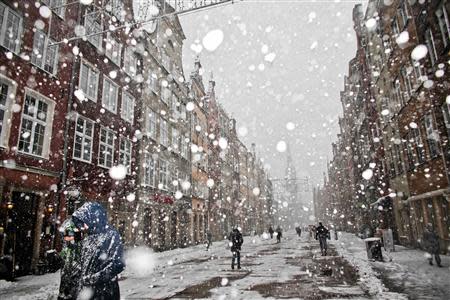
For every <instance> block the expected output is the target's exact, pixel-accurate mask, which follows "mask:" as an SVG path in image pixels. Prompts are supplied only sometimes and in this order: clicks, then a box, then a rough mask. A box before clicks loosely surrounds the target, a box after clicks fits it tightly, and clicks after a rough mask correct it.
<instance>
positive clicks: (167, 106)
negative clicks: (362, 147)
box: [0, 0, 270, 276]
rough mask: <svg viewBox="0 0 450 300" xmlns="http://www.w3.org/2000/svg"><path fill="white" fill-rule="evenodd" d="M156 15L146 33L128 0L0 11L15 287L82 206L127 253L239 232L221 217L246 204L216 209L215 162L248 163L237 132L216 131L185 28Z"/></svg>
mask: <svg viewBox="0 0 450 300" xmlns="http://www.w3.org/2000/svg"><path fill="white" fill-rule="evenodd" d="M153 4H154V5H156V6H158V7H159V15H158V16H157V19H155V21H153V22H147V23H146V25H145V27H142V26H140V24H139V23H137V22H136V16H135V12H134V11H133V1H131V0H122V1H120V0H95V1H92V2H91V3H89V4H87V5H85V4H83V3H82V2H80V1H75V2H70V1H65V0H42V1H36V2H35V3H34V2H33V4H30V3H27V2H26V1H22V2H21V1H18V2H11V1H4V0H1V1H0V196H1V198H0V262H4V260H12V263H13V265H14V271H13V272H14V276H20V275H24V274H29V273H30V272H36V271H39V270H40V268H41V267H43V266H44V261H45V260H44V259H43V258H44V257H45V254H46V252H47V251H49V250H52V249H55V248H56V249H58V248H59V247H60V243H61V239H60V235H59V233H58V226H59V224H60V223H61V222H62V221H63V220H64V219H66V218H67V217H68V216H70V215H71V214H72V213H73V211H74V210H75V209H77V208H78V207H79V206H81V205H82V204H83V203H84V202H86V201H98V202H100V203H102V205H104V207H105V208H107V210H108V216H109V219H110V222H111V223H112V224H113V225H114V226H115V227H116V228H117V229H118V230H119V232H120V234H121V236H122V237H123V239H124V242H125V244H127V245H130V246H131V245H147V246H149V247H152V248H153V249H155V250H164V249H169V248H174V247H184V246H187V245H191V244H195V243H199V242H202V241H203V240H204V236H205V233H206V231H207V230H211V231H213V230H215V232H216V234H215V236H214V237H215V239H219V238H223V236H224V233H225V232H226V231H228V230H229V229H230V226H231V225H235V224H237V223H233V224H231V223H230V221H227V222H225V221H224V220H232V219H233V217H234V216H235V214H234V211H233V210H232V209H231V207H232V206H228V208H229V209H228V210H227V211H220V212H218V208H219V207H224V206H225V203H230V202H231V203H232V204H233V205H234V203H240V202H241V201H240V200H238V199H237V198H235V197H240V195H239V194H238V193H234V194H231V195H230V199H231V200H228V198H223V197H224V195H225V194H226V193H228V191H229V190H231V188H230V187H229V184H230V181H229V180H228V178H227V180H228V181H227V183H226V184H223V183H222V178H224V177H222V176H224V175H223V173H222V169H221V168H222V164H227V165H229V166H231V169H232V170H235V171H236V170H240V162H241V161H242V162H243V163H244V162H245V164H247V162H248V161H252V162H256V160H257V159H256V156H255V154H254V153H250V152H248V151H247V150H245V151H242V153H238V151H237V150H236V149H239V148H238V145H241V146H242V147H243V148H245V146H243V144H242V143H240V141H239V140H238V139H237V137H236V133H235V128H234V129H233V131H234V133H233V135H228V134H229V132H228V133H226V134H227V135H226V136H225V132H221V131H220V126H219V123H220V122H219V115H220V114H219V111H221V110H220V106H219V104H218V103H217V101H216V98H215V92H214V86H215V83H214V81H212V80H211V81H210V82H209V86H208V88H207V89H206V88H205V87H204V86H203V81H202V77H201V75H200V74H201V72H202V69H201V65H200V62H196V65H195V71H194V72H193V73H192V74H191V76H190V78H189V79H188V80H186V79H185V77H184V74H183V68H182V47H183V41H184V39H185V36H184V33H183V29H182V27H181V24H180V22H179V20H178V17H176V15H174V14H173V13H174V10H173V8H172V7H170V6H169V5H167V3H165V5H164V1H160V0H155V1H153ZM221 113H222V114H221V115H220V117H221V118H222V117H223V116H226V112H224V111H222V112H221ZM227 118H228V117H227ZM227 120H228V121H229V120H232V119H231V118H228V119H227ZM228 121H227V122H228ZM220 124H222V123H220ZM224 124H225V123H224ZM233 124H235V121H234V120H233ZM230 130H231V129H230ZM221 134H223V135H224V136H222V135H221ZM220 138H222V139H223V140H225V141H228V142H227V145H226V147H223V145H222V144H223V143H221V145H219V140H221V139H220ZM241 154H242V155H241ZM246 166H247V165H246ZM250 168H251V172H252V174H256V173H255V172H256V171H255V170H258V172H260V173H261V172H262V173H263V174H266V173H265V171H264V169H263V168H262V166H261V165H258V166H256V165H255V164H254V163H253V165H252V166H248V170H247V169H246V171H248V172H250V171H249V170H250ZM252 178H253V177H252ZM264 178H266V181H264V185H265V186H269V184H267V182H268V181H269V180H268V177H267V175H265V177H264ZM237 179H239V175H238V174H236V173H234V175H233V180H232V181H231V184H232V185H233V188H234V189H236V188H237V189H239V187H240V184H241V182H240V181H239V180H237ZM242 184H243V185H244V186H245V187H246V188H247V189H248V190H252V189H253V188H254V187H256V184H263V182H262V181H261V182H257V181H252V182H250V181H249V182H245V183H244V182H243V183H242ZM250 184H252V186H250ZM266 194H270V190H268V191H266ZM252 199H253V202H251V205H256V204H258V203H259V201H266V202H267V200H266V197H264V198H262V197H259V198H255V197H253V198H252ZM211 211H212V212H211ZM241 216H243V215H241ZM264 217H265V218H266V219H268V218H269V217H270V216H269V215H265V216H264ZM263 221H264V219H261V220H260V221H258V222H263ZM236 222H237V221H236ZM216 223H217V224H219V228H217V229H216V228H215V227H214V226H215V224H216ZM241 224H243V223H241ZM213 227H214V228H213ZM244 229H245V227H244Z"/></svg>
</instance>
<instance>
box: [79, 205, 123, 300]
mask: <svg viewBox="0 0 450 300" xmlns="http://www.w3.org/2000/svg"><path fill="white" fill-rule="evenodd" d="M72 219H73V221H74V223H75V224H76V225H77V226H78V227H80V228H81V227H82V224H86V225H88V226H89V229H88V235H87V236H86V237H85V238H84V239H83V241H82V244H81V282H80V285H79V292H80V293H83V294H84V293H88V294H89V295H90V293H92V297H90V298H89V299H105V300H106V299H108V300H109V299H111V300H114V299H120V290H119V284H118V282H117V280H118V279H117V275H118V274H119V273H120V272H122V271H123V269H124V267H125V265H124V263H123V246H122V241H121V238H120V235H119V233H118V232H117V230H115V229H114V228H113V227H112V226H111V225H110V224H108V220H107V217H106V211H105V209H104V208H103V207H102V206H101V205H100V204H99V203H95V202H88V203H85V204H84V205H83V206H82V207H80V208H79V209H78V210H77V211H75V213H74V214H73V215H72Z"/></svg>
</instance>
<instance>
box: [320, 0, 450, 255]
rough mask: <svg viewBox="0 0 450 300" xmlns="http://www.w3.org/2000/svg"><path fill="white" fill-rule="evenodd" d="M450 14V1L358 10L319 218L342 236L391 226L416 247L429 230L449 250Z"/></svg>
mask: <svg viewBox="0 0 450 300" xmlns="http://www.w3.org/2000/svg"><path fill="white" fill-rule="evenodd" d="M449 13H450V2H448V1H446V0H443V1H428V2H423V3H421V2H420V1H416V2H410V1H406V0H400V1H393V2H392V4H390V5H386V4H385V3H384V2H383V1H369V4H368V7H367V11H366V12H365V13H364V12H363V11H362V7H361V6H359V5H358V6H356V7H355V9H354V24H355V31H356V34H357V40H358V48H357V55H356V57H355V59H353V60H352V61H351V62H350V63H349V75H348V76H347V77H346V79H345V88H344V91H343V92H342V93H341V102H342V105H343V111H344V114H343V117H342V119H341V120H340V122H339V124H340V134H339V135H338V141H337V142H336V143H335V144H333V160H332V161H331V163H330V165H329V169H328V181H326V183H325V185H324V187H323V188H321V189H319V190H316V191H315V200H316V208H317V211H316V213H317V217H319V218H322V219H324V220H327V221H328V222H330V223H331V224H333V225H335V226H338V227H341V228H342V229H344V230H352V231H366V230H367V231H368V232H370V231H373V230H374V229H375V228H376V227H380V228H392V229H393V231H394V238H395V239H396V240H397V241H398V242H400V243H402V244H404V245H410V246H420V240H421V237H422V234H423V230H424V228H425V225H426V224H428V223H431V224H432V225H433V226H434V228H435V230H436V232H437V233H438V234H439V237H440V240H441V247H442V250H443V251H446V250H447V248H448V246H449V244H450V238H449V232H450V218H449V215H450V205H449V197H450V196H449V195H450V194H449V193H450V190H449V178H450V176H449V172H448V167H449V166H450V164H449V162H450V160H449V153H450V152H449V150H450V148H449V147H450V145H449V143H448V138H449V128H450V118H449V116H450V114H449V105H450V101H449V100H448V94H449V88H450V85H449V81H448V78H449V76H448V74H447V71H448V60H449V54H448V53H449V49H450V48H449V47H450V21H449V20H450V19H449Z"/></svg>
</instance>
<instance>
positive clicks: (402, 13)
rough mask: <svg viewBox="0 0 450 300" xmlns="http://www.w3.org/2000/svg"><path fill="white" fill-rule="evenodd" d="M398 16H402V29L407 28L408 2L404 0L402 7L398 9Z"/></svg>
mask: <svg viewBox="0 0 450 300" xmlns="http://www.w3.org/2000/svg"><path fill="white" fill-rule="evenodd" d="M398 15H399V16H400V20H401V23H402V24H401V26H402V27H401V28H405V26H406V24H407V23H408V17H409V13H408V3H407V0H404V1H403V3H402V5H401V6H400V7H399V8H398Z"/></svg>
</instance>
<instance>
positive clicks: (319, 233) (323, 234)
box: [316, 222, 329, 256]
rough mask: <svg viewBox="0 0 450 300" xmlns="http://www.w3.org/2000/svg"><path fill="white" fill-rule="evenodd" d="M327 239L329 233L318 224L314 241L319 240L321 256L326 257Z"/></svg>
mask: <svg viewBox="0 0 450 300" xmlns="http://www.w3.org/2000/svg"><path fill="white" fill-rule="evenodd" d="M327 238H329V231H328V229H327V228H325V226H323V225H322V223H321V222H319V226H318V227H317V228H316V240H319V243H320V252H321V253H322V256H326V255H327Z"/></svg>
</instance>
